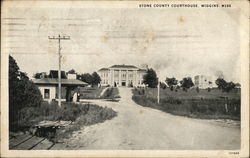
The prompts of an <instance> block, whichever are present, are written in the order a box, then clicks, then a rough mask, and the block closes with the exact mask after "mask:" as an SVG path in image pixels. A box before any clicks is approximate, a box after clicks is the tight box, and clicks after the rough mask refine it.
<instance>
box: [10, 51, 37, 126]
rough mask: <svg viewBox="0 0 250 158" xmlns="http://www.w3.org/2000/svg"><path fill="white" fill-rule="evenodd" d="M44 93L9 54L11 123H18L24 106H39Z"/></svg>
mask: <svg viewBox="0 0 250 158" xmlns="http://www.w3.org/2000/svg"><path fill="white" fill-rule="evenodd" d="M41 102H42V95H41V93H40V90H39V89H38V88H37V86H36V85H35V84H34V83H33V82H32V81H31V80H29V78H28V76H27V75H26V73H24V72H21V71H19V67H18V65H17V63H16V61H15V59H14V58H13V57H12V56H9V125H10V128H11V129H12V128H13V125H18V124H17V123H18V119H19V112H20V110H21V109H22V108H24V107H31V106H32V107H37V106H40V104H41Z"/></svg>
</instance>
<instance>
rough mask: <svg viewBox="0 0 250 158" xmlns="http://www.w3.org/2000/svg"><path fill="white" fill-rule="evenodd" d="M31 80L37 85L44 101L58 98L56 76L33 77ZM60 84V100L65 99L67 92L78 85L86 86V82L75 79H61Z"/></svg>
mask: <svg viewBox="0 0 250 158" xmlns="http://www.w3.org/2000/svg"><path fill="white" fill-rule="evenodd" d="M33 82H34V83H35V84H36V85H37V86H38V88H39V90H40V91H41V94H42V96H43V99H44V100H45V101H49V102H50V101H52V100H56V99H57V98H58V79H57V78H41V79H35V80H33ZM61 85H62V90H61V98H62V100H66V96H67V93H70V92H71V91H72V90H74V89H76V88H77V87H79V86H86V85H88V84H87V83H85V82H82V81H80V80H77V79H61Z"/></svg>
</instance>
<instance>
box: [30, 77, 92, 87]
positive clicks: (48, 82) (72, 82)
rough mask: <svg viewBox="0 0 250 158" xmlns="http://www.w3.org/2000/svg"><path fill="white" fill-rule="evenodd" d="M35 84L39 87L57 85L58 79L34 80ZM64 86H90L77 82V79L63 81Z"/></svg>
mask: <svg viewBox="0 0 250 158" xmlns="http://www.w3.org/2000/svg"><path fill="white" fill-rule="evenodd" d="M32 81H33V82H34V83H35V84H39V85H57V84H58V79H57V78H42V79H34V80H32ZM61 83H62V85H75V86H83V85H88V84H87V83H86V82H83V81H80V80H77V79H61Z"/></svg>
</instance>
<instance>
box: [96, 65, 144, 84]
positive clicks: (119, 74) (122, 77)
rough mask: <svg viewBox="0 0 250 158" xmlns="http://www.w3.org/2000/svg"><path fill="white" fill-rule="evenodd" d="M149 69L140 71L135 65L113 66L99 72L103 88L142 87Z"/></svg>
mask: <svg viewBox="0 0 250 158" xmlns="http://www.w3.org/2000/svg"><path fill="white" fill-rule="evenodd" d="M146 72H147V69H140V68H138V67H136V66H133V65H113V66H111V67H109V68H102V69H100V70H98V74H99V75H100V77H101V80H102V81H101V85H102V86H107V85H110V86H126V87H134V86H135V87H140V86H145V85H144V84H143V76H144V75H145V74H146Z"/></svg>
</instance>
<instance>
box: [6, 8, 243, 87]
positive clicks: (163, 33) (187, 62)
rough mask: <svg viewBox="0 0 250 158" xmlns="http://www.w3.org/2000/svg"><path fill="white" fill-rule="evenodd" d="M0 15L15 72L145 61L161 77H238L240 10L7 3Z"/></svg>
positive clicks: (88, 70) (83, 69) (89, 68)
mask: <svg viewBox="0 0 250 158" xmlns="http://www.w3.org/2000/svg"><path fill="white" fill-rule="evenodd" d="M7 11H8V14H6V15H4V16H2V24H1V25H2V27H3V30H4V39H3V47H2V49H3V51H4V52H6V53H10V55H12V56H13V57H14V58H15V60H16V61H17V63H18V66H19V67H20V70H21V71H24V72H26V73H27V74H28V76H29V77H32V76H33V74H34V73H36V72H49V70H52V69H58V41H56V40H49V39H48V36H52V37H53V36H58V35H59V34H60V35H64V36H70V40H63V41H61V46H62V50H61V52H62V70H65V71H68V70H70V69H74V70H76V71H77V72H78V73H80V74H81V73H92V72H93V71H97V70H99V69H100V68H103V67H110V66H112V65H114V64H130V65H135V66H138V67H142V66H143V65H148V67H150V68H153V69H155V70H156V72H157V74H158V76H159V77H160V79H161V80H164V79H165V78H166V77H176V78H177V79H181V78H183V77H187V76H190V77H194V76H195V75H210V76H212V77H215V78H216V77H218V76H223V77H224V78H225V79H226V80H228V81H234V82H240V35H239V31H240V29H239V25H238V9H237V8H233V7H232V8H230V9H226V10H225V9H219V8H208V9H205V8H203V9H199V8H197V9H192V10H191V9H190V8H139V7H137V5H136V4H134V6H133V7H126V6H125V5H124V6H119V7H114V6H113V7H110V8H106V7H100V6H99V5H97V6H96V7H86V6H84V7H81V6H76V5H71V6H68V7H60V6H57V7H55V6H50V5H47V6H46V7H41V6H39V5H37V4H36V5H33V7H30V6H28V7H27V6H26V7H15V8H12V7H10V8H9V9H8V10H7Z"/></svg>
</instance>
